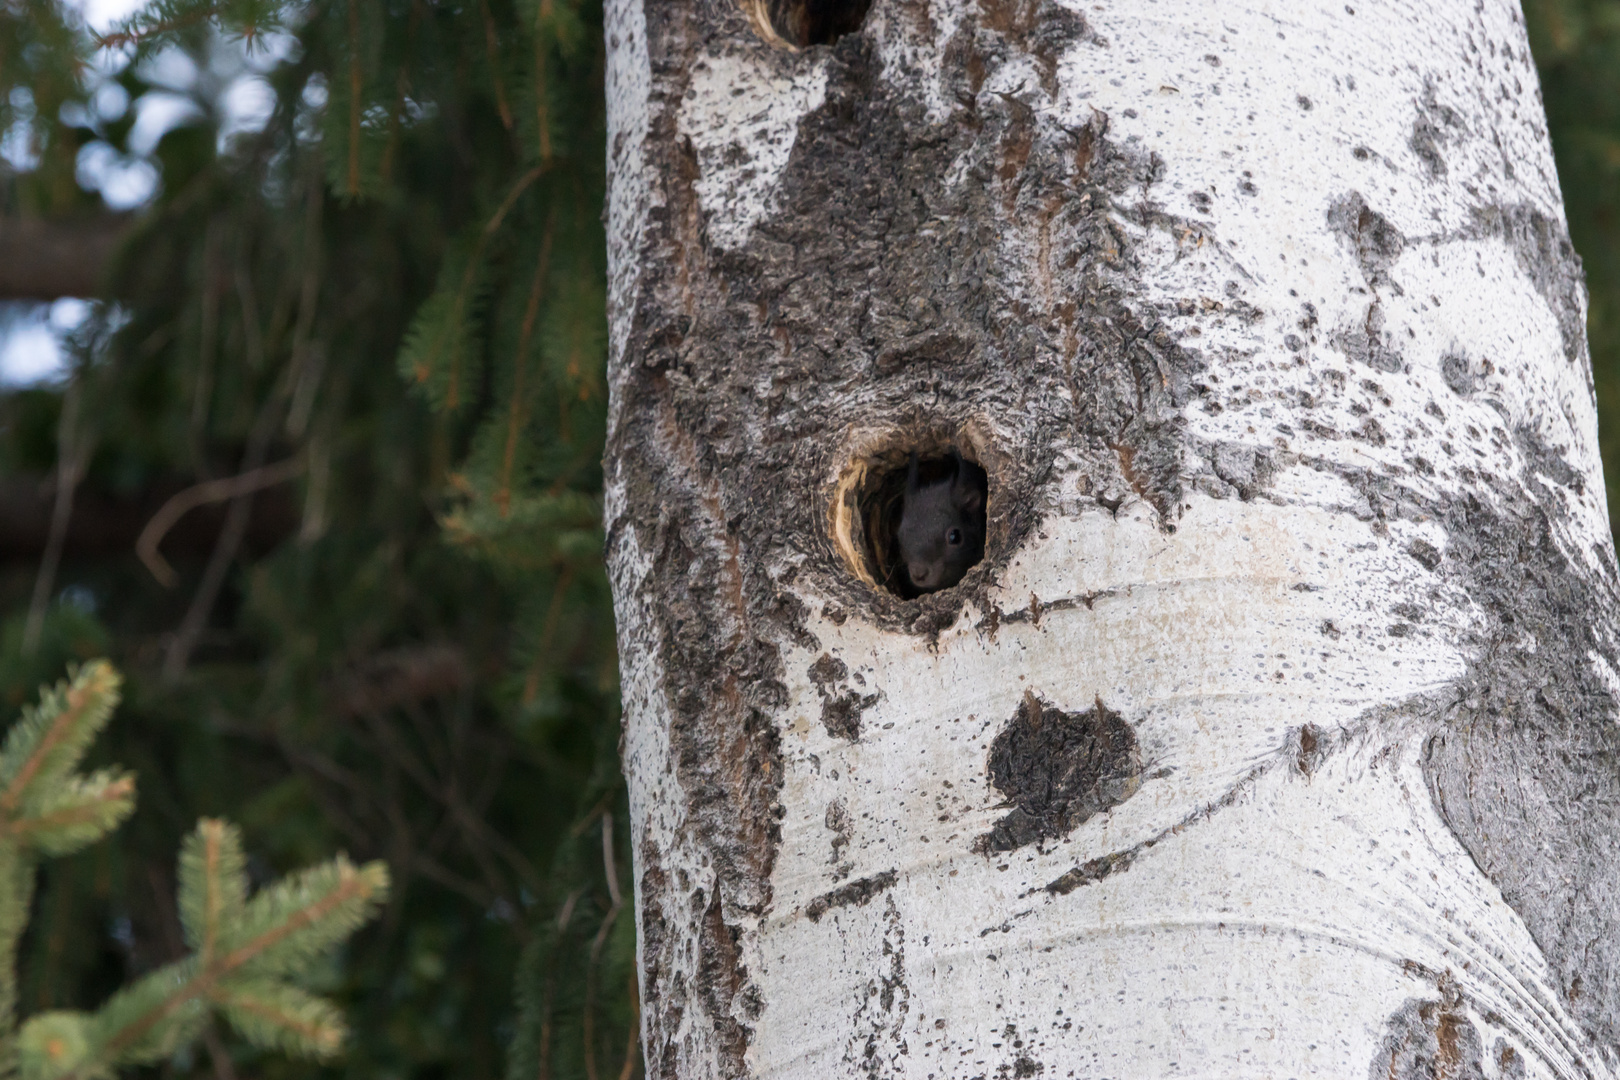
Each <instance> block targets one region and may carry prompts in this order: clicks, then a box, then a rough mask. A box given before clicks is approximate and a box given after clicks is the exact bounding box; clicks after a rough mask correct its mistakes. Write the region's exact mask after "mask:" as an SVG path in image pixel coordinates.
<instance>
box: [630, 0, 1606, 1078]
mask: <svg viewBox="0 0 1620 1080" xmlns="http://www.w3.org/2000/svg"><path fill="white" fill-rule="evenodd" d="M795 2H796V0H741V3H739V0H667V2H666V0H659V2H651V0H610V2H609V4H608V15H607V27H608V44H609V50H610V60H609V68H608V95H609V109H610V132H609V168H610V172H611V183H610V198H609V210H608V225H609V237H610V239H609V243H610V254H611V272H610V329H611V342H612V345H611V360H610V365H611V383H612V388H613V403H612V417H611V430H610V435H609V443H608V460H607V486H608V501H607V523H608V557H609V562H610V567H611V573H612V580H613V587H614V596H615V603H616V608H617V613H618V618H619V636H620V651H621V656H622V678H623V687H624V701H625V732H624V761H625V767H626V769H627V772H628V775H629V779H630V799H631V809H632V817H633V819H634V829H635V849H636V903H637V919H638V926H639V930H640V950H641V964H642V994H643V1001H644V1003H645V1013H644V1020H643V1023H644V1035H645V1040H646V1041H645V1046H646V1053H647V1062H648V1069H649V1072H650V1074H651V1075H652V1076H655V1077H660V1078H675V1077H679V1078H681V1080H699V1078H707V1077H726V1078H736V1077H766V1076H769V1077H795V1078H801V1077H802V1078H818V1080H819V1078H827V1077H888V1076H895V1077H917V1078H924V1077H935V1078H945V1077H1034V1076H1039V1077H1069V1076H1074V1077H1116V1078H1119V1077H1164V1076H1175V1075H1187V1076H1197V1077H1218V1076H1219V1077H1240V1076H1241V1077H1262V1076H1275V1077H1291V1076H1299V1077H1303V1076H1306V1075H1319V1076H1345V1077H1349V1076H1356V1077H1361V1076H1368V1075H1375V1076H1378V1077H1391V1078H1404V1077H1491V1078H1495V1077H1532V1076H1534V1077H1542V1076H1547V1077H1552V1076H1556V1077H1599V1076H1602V1077H1608V1076H1615V1075H1617V1071H1620V1055H1617V1047H1620V857H1617V841H1620V734H1617V730H1616V693H1617V686H1620V674H1617V670H1616V621H1615V620H1616V612H1617V610H1620V609H1617V605H1616V599H1617V597H1616V581H1617V577H1616V566H1615V557H1614V551H1613V546H1612V542H1611V540H1610V536H1609V525H1608V518H1607V512H1606V509H1605V505H1604V486H1603V481H1602V477H1601V473H1600V466H1599V459H1598V453H1597V433H1596V419H1595V407H1594V400H1593V390H1592V384H1591V377H1590V362H1589V358H1588V356H1587V353H1586V345H1585V332H1584V322H1583V320H1584V312H1585V294H1584V289H1583V285H1582V280H1581V275H1580V268H1579V262H1578V260H1577V258H1576V257H1575V255H1574V253H1573V251H1572V249H1571V248H1570V245H1569V242H1568V240H1567V235H1566V229H1565V225H1564V220H1563V211H1562V205H1561V200H1560V195H1559V191H1558V184H1557V177H1556V175H1555V172H1554V167H1553V161H1552V156H1551V153H1550V150H1549V146H1548V141H1547V133H1546V129H1545V123H1544V118H1543V114H1542V109H1541V105H1540V101H1539V95H1538V89H1537V81H1536V74H1535V70H1534V68H1533V67H1532V65H1531V60H1530V56H1529V52H1528V48H1527V45H1526V40H1525V33H1524V27H1523V23H1522V18H1521V16H1520V14H1519V11H1518V9H1517V7H1516V5H1514V4H1513V3H1512V2H1511V0H1479V2H1474V0H1466V2H1464V0H1446V2H1433V3H1417V2H1408V3H1393V2H1390V0H1371V2H1369V0H1352V2H1351V3H1350V4H1345V3H1342V2H1340V0H1334V2H1332V3H1301V4H1286V5H1274V4H1269V3H1257V2H1254V0H1235V2H1232V3H1226V4H1210V3H1191V2H1187V0H1103V2H1099V3H1085V4H1080V3H1078V2H1075V0H1065V2H1062V3H1059V2H1056V0H875V3H873V4H872V6H871V10H870V11H869V12H868V13H867V14H866V17H865V21H864V24H862V25H861V28H860V30H859V31H858V32H855V33H850V34H847V35H845V36H843V37H841V38H840V39H838V40H837V41H836V42H835V43H833V44H830V45H816V44H812V45H810V46H808V47H805V48H802V49H796V48H793V47H791V46H788V45H786V44H785V43H784V41H783V40H782V39H783V37H784V34H781V33H773V32H771V31H772V28H775V29H777V30H780V29H782V27H783V26H786V25H788V24H787V23H785V22H783V19H784V18H785V16H784V15H783V12H784V11H786V10H787V9H790V8H793V6H794V3H795ZM744 4H746V5H747V6H746V7H745V6H743V5H744ZM799 6H801V7H802V6H803V4H802V3H800V4H799ZM791 14H792V12H791V11H789V12H788V15H791ZM789 36H790V35H789ZM948 449H956V450H958V451H959V452H960V453H961V454H962V455H964V456H966V457H969V458H971V459H972V460H974V461H977V462H978V463H979V464H981V465H982V466H983V468H984V469H985V470H986V472H987V474H988V477H989V509H988V542H987V546H986V554H985V558H984V560H983V562H981V563H980V564H979V565H978V566H976V567H974V569H973V570H971V571H970V572H969V573H968V576H967V577H966V578H965V579H964V580H963V581H962V583H961V584H960V585H957V586H955V587H953V588H949V589H945V590H943V591H940V592H936V593H931V594H928V595H925V596H922V597H920V598H917V599H911V600H906V599H902V598H901V597H900V596H897V595H893V594H891V593H890V592H889V591H887V590H886V589H884V588H883V587H882V585H881V583H880V579H881V577H882V574H881V566H880V565H879V563H876V562H874V558H875V556H874V555H873V552H874V550H876V548H877V547H878V546H880V545H881V538H879V537H877V536H875V535H873V533H874V532H875V531H877V530H879V529H880V528H881V526H880V525H879V524H878V519H877V518H876V517H874V516H873V514H872V512H871V506H872V505H873V504H872V502H871V499H872V498H873V496H872V492H873V491H875V490H877V488H878V487H880V486H881V480H882V477H884V476H885V475H893V472H894V470H895V469H897V468H898V469H903V468H904V466H905V462H906V460H907V458H908V456H909V454H910V453H911V452H912V451H918V452H920V453H922V454H924V455H926V454H930V453H933V454H942V453H944V452H945V451H946V450H948Z"/></svg>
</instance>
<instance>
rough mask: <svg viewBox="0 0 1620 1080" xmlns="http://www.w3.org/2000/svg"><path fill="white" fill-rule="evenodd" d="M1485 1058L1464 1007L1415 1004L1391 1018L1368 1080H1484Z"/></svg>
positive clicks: (1448, 1001)
mask: <svg viewBox="0 0 1620 1080" xmlns="http://www.w3.org/2000/svg"><path fill="white" fill-rule="evenodd" d="M1482 1053H1483V1047H1482V1045H1481V1043H1480V1038H1479V1030H1478V1029H1477V1028H1475V1027H1474V1024H1473V1022H1472V1021H1470V1020H1469V1019H1468V1016H1467V1014H1466V1013H1464V1012H1463V1011H1462V1008H1461V1006H1460V1003H1458V1002H1457V1001H1455V1000H1454V999H1453V998H1451V997H1442V998H1441V999H1440V1000H1432V999H1431V1000H1426V1001H1425V1000H1420V999H1417V998H1414V999H1412V1000H1410V1001H1408V1002H1407V1003H1406V1004H1404V1005H1402V1006H1401V1007H1400V1008H1399V1009H1398V1010H1396V1012H1395V1014H1394V1015H1393V1016H1391V1017H1390V1018H1389V1025H1388V1027H1387V1028H1386V1029H1385V1034H1384V1040H1383V1043H1382V1044H1381V1045H1380V1046H1379V1048H1378V1053H1377V1055H1376V1056H1375V1057H1374V1058H1373V1062H1372V1067H1371V1068H1369V1069H1368V1070H1367V1076H1368V1080H1485V1072H1484V1069H1483V1068H1482V1067H1481V1062H1480V1057H1481V1054H1482ZM1508 1053H1510V1054H1511V1053H1512V1051H1511V1050H1510V1051H1508ZM1516 1056H1517V1055H1515V1057H1516ZM1521 1071H1522V1065H1521Z"/></svg>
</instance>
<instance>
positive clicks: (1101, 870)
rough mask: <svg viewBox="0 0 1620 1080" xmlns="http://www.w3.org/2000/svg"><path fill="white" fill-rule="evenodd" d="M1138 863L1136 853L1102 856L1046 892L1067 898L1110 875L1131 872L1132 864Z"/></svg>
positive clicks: (1121, 852)
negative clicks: (1075, 891)
mask: <svg viewBox="0 0 1620 1080" xmlns="http://www.w3.org/2000/svg"><path fill="white" fill-rule="evenodd" d="M1135 861H1136V852H1135V851H1120V852H1115V853H1114V854H1112V855H1102V856H1099V857H1098V858H1095V859H1091V860H1089V861H1087V862H1083V863H1081V864H1080V865H1079V866H1077V867H1075V868H1074V869H1073V870H1070V871H1068V872H1067V873H1065V874H1064V875H1063V876H1062V877H1060V878H1058V879H1057V880H1055V881H1053V882H1051V883H1049V884H1048V885H1047V886H1046V891H1047V892H1049V893H1051V894H1052V895H1053V896H1067V895H1069V894H1070V893H1072V892H1074V890H1076V889H1078V888H1080V887H1082V886H1085V885H1095V884H1096V883H1097V882H1099V881H1101V880H1102V879H1103V878H1105V877H1107V876H1108V875H1109V874H1113V873H1117V872H1118V871H1120V870H1129V869H1130V868H1131V863H1133V862H1135Z"/></svg>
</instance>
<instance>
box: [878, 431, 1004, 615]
mask: <svg viewBox="0 0 1620 1080" xmlns="http://www.w3.org/2000/svg"><path fill="white" fill-rule="evenodd" d="M985 491H986V483H985V475H984V470H983V469H981V468H979V467H978V466H977V465H974V464H973V463H971V462H968V461H963V460H962V456H961V455H960V454H958V453H957V452H956V451H955V450H952V451H951V453H950V456H949V457H947V458H945V459H944V460H942V461H933V462H928V463H925V464H923V465H921V466H919V463H918V461H917V455H916V453H915V452H913V453H912V455H911V464H910V466H909V467H908V469H907V472H906V490H905V495H904V499H903V502H902V504H901V510H900V524H899V527H898V528H897V529H896V530H895V546H896V547H897V548H898V549H899V553H900V561H899V566H898V568H897V569H899V571H900V573H901V577H902V578H903V581H902V582H901V585H902V592H903V593H904V595H906V596H920V595H922V594H923V593H930V592H935V591H937V590H939V589H947V588H949V587H951V586H952V585H955V584H956V583H957V582H958V581H961V580H962V575H964V574H966V573H967V572H968V568H969V567H971V566H972V565H973V564H974V563H976V562H978V561H979V560H980V559H982V558H983V557H984V502H985Z"/></svg>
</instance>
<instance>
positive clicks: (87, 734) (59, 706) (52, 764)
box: [0, 660, 121, 824]
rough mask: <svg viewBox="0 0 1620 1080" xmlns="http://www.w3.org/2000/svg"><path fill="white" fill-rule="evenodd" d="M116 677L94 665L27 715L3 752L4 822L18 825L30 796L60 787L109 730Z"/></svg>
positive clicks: (0, 792)
mask: <svg viewBox="0 0 1620 1080" xmlns="http://www.w3.org/2000/svg"><path fill="white" fill-rule="evenodd" d="M120 681H121V680H120V677H119V675H118V672H116V671H115V670H113V666H112V665H111V664H109V663H107V662H106V661H105V660H93V661H91V662H90V663H88V664H85V665H84V666H83V667H81V668H79V670H78V671H77V672H73V673H70V679H69V680H68V681H64V682H59V683H57V684H56V686H55V687H53V688H52V689H50V690H47V691H45V692H44V693H43V694H42V695H41V696H40V700H39V704H38V705H35V706H33V707H32V708H29V709H25V710H24V711H23V716H22V720H21V721H19V722H18V723H17V724H16V725H15V726H14V727H13V728H12V729H11V730H10V731H9V732H7V733H6V741H5V746H4V749H3V750H0V822H4V823H7V824H9V823H11V822H13V821H15V820H16V819H17V818H18V816H19V814H20V812H21V811H22V810H23V808H24V806H25V805H26V804H27V802H28V800H29V799H30V795H31V792H33V791H35V790H37V789H43V788H45V787H48V786H50V785H55V784H59V783H61V782H62V781H63V779H64V778H65V777H66V776H67V774H68V773H69V772H70V771H72V770H73V769H74V768H75V767H76V766H77V765H78V764H79V759H80V758H82V757H83V756H84V752H85V751H86V750H88V749H89V748H90V743H91V742H92V741H94V740H95V737H96V736H97V735H98V734H100V733H101V729H102V728H104V727H106V726H107V721H108V720H109V719H110V718H111V717H112V712H113V708H114V707H115V706H116V705H117V704H118V688H119V684H120Z"/></svg>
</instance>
